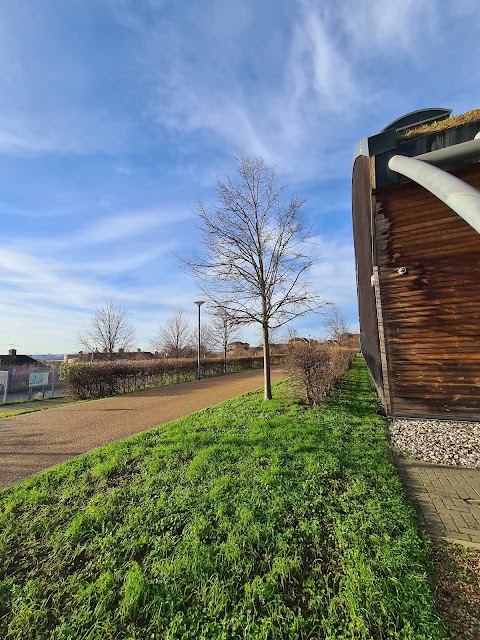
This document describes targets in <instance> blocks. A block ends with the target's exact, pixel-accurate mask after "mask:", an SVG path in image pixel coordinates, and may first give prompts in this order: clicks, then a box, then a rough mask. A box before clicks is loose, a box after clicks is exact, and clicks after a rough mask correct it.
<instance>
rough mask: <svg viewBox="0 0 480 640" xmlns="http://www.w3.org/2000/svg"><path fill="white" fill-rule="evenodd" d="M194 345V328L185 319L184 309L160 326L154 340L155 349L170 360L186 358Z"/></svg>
mask: <svg viewBox="0 0 480 640" xmlns="http://www.w3.org/2000/svg"><path fill="white" fill-rule="evenodd" d="M193 345H194V340H193V338H192V328H191V326H190V324H189V322H188V320H187V319H186V318H185V315H184V313H183V309H179V310H178V311H176V312H175V314H174V315H173V316H171V317H170V318H169V319H168V320H167V321H166V322H165V324H163V325H160V326H159V328H158V331H157V334H156V335H155V337H154V338H153V340H152V346H153V348H154V349H155V350H156V351H161V352H162V353H164V354H166V355H168V356H169V357H170V358H181V357H183V356H185V355H186V354H187V352H188V351H189V350H190V349H192V347H193Z"/></svg>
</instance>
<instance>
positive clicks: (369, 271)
mask: <svg viewBox="0 0 480 640" xmlns="http://www.w3.org/2000/svg"><path fill="white" fill-rule="evenodd" d="M370 175H371V174H370V158H368V157H366V156H359V157H358V158H357V159H356V161H355V165H354V168H353V177H352V217H353V238H354V243H355V256H356V273H357V291H358V308H359V316H360V331H361V332H362V333H363V336H364V340H363V348H362V352H363V356H364V358H365V361H366V363H367V366H368V369H369V371H370V374H371V376H372V378H373V381H374V383H375V386H376V387H377V391H378V393H379V395H380V398H381V400H382V403H383V404H384V405H386V398H385V390H384V382H383V371H382V362H381V355H380V343H379V326H378V318H377V310H376V302H375V289H374V287H373V286H372V276H373V255H372V251H373V246H372V237H373V203H372V198H373V196H372V190H371V183H370ZM387 399H388V394H387Z"/></svg>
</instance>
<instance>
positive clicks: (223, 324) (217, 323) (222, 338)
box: [210, 307, 240, 372]
mask: <svg viewBox="0 0 480 640" xmlns="http://www.w3.org/2000/svg"><path fill="white" fill-rule="evenodd" d="M211 315H212V320H211V321H210V322H211V326H212V331H213V334H212V337H213V342H214V344H215V346H216V347H217V348H219V349H221V350H222V353H223V369H224V371H225V372H226V371H227V352H228V345H229V344H230V343H231V342H235V340H238V338H239V335H240V334H239V327H238V322H237V321H236V320H235V318H232V317H231V316H230V315H229V314H228V312H227V310H226V309H225V308H224V307H216V308H214V309H213V311H212V312H211Z"/></svg>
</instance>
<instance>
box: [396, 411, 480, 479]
mask: <svg viewBox="0 0 480 640" xmlns="http://www.w3.org/2000/svg"><path fill="white" fill-rule="evenodd" d="M389 432H390V443H391V445H392V446H393V447H396V448H397V449H401V450H402V451H405V452H407V453H408V454H409V455H411V456H412V457H413V458H415V459H416V460H422V461H423V462H430V463H432V462H433V463H437V464H448V465H452V466H461V467H470V468H476V467H480V423H479V422H453V421H451V420H413V419H407V418H405V419H403V418H394V419H392V420H390V423H389Z"/></svg>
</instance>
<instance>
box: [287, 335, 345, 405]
mask: <svg viewBox="0 0 480 640" xmlns="http://www.w3.org/2000/svg"><path fill="white" fill-rule="evenodd" d="M356 354H357V350H356V349H349V348H347V347H337V346H330V345H326V344H313V345H309V344H307V343H305V342H297V343H296V344H294V345H292V347H291V349H290V353H289V356H288V368H289V374H290V383H289V384H290V392H291V394H292V395H293V396H294V397H295V398H296V399H301V400H303V401H305V402H307V404H309V405H311V406H313V405H315V404H320V403H321V402H323V401H324V400H325V398H326V397H327V395H328V394H329V393H330V391H331V390H332V389H333V388H334V386H335V385H336V383H337V382H338V381H339V380H340V378H341V377H342V376H343V374H344V373H345V372H346V371H347V369H349V368H350V367H351V365H352V362H353V360H354V358H355V355H356Z"/></svg>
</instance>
